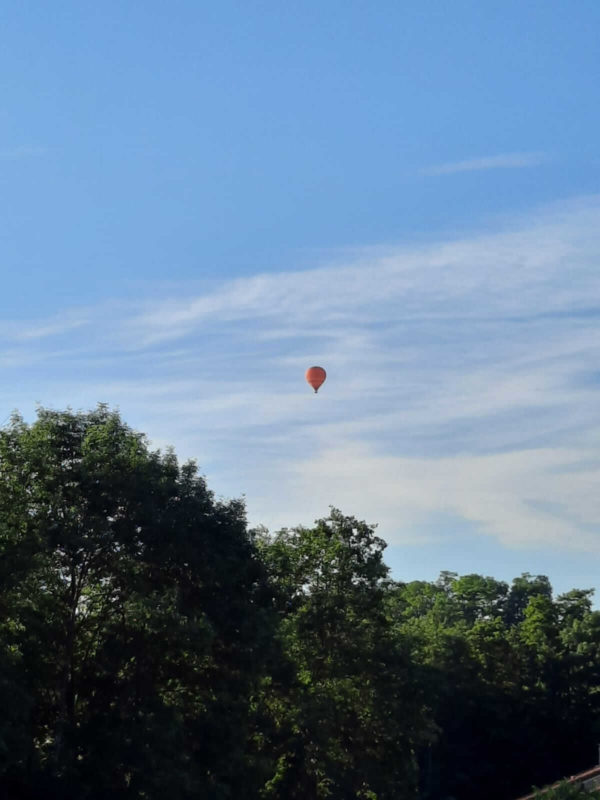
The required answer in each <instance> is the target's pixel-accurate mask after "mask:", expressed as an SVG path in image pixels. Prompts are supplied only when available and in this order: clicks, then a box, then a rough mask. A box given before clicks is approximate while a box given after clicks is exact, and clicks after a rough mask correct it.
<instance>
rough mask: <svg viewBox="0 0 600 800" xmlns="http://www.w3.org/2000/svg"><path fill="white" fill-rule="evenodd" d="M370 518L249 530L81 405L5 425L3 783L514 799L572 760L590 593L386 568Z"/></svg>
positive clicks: (580, 736) (580, 718) (590, 737)
mask: <svg viewBox="0 0 600 800" xmlns="http://www.w3.org/2000/svg"><path fill="white" fill-rule="evenodd" d="M384 549H385V543H384V542H383V541H382V540H381V539H379V538H378V537H377V536H376V535H375V530H374V528H373V527H372V526H370V525H368V524H366V523H364V522H360V521H358V520H356V519H354V518H353V517H349V516H345V515H343V514H342V513H341V512H339V511H337V510H332V511H331V513H330V515H329V516H328V517H327V518H326V519H322V520H319V521H318V522H317V523H316V524H315V526H314V527H312V528H296V529H291V530H283V531H280V532H279V533H277V534H275V535H269V534H268V532H266V531H265V530H255V531H249V530H248V529H247V525H246V519H245V512H244V507H243V504H241V503H240V502H239V501H229V502H223V501H218V500H216V499H215V497H214V496H213V494H212V493H211V492H210V491H209V490H208V488H207V486H206V484H205V481H204V480H203V478H202V477H201V476H199V475H198V473H197V471H196V468H195V466H194V465H193V464H185V465H183V466H180V465H179V464H178V463H177V460H176V458H175V456H174V454H173V453H170V452H167V453H166V454H160V453H157V452H152V451H150V450H149V448H148V446H147V443H146V440H145V438H144V437H143V436H142V435H140V434H137V433H136V432H134V431H132V430H131V429H130V428H129V427H128V426H127V425H125V424H124V423H123V421H122V420H121V419H120V417H119V415H118V414H116V413H115V412H112V411H110V410H108V409H107V408H106V407H103V406H100V407H99V408H98V409H97V410H96V411H94V412H91V413H89V414H75V413H72V412H54V411H47V410H41V411H40V412H39V415H38V420H37V421H36V422H35V423H34V424H32V425H28V424H26V423H25V422H24V421H23V420H22V419H21V418H19V417H18V416H15V417H14V418H13V420H12V422H11V424H10V425H9V426H8V427H6V428H4V429H3V430H2V431H0V611H1V614H0V708H2V709H3V713H2V714H1V715H0V790H2V791H4V796H7V797H14V798H18V797H22V798H26V797H31V798H33V797H41V796H42V795H43V796H44V797H53V796H54V797H60V798H77V800H88V799H89V800H93V799H97V800H100V798H107V797H109V796H110V797H113V798H115V800H118V798H150V800H153V798H161V797H164V796H168V797H169V798H170V800H188V798H189V799H190V800H191V798H214V800H220V799H221V798H223V800H225V798H236V799H237V798H248V799H249V800H250V799H254V798H256V799H257V800H258V798H263V799H265V800H268V799H271V800H284V798H285V800H287V799H288V798H289V800H294V799H295V798H298V799H299V798H302V800H311V798H314V799H315V800H316V799H317V798H319V800H320V799H321V798H334V799H335V798H340V799H344V800H345V799H346V798H348V800H350V798H365V800H386V799H387V798H390V799H391V798H406V800H409V799H410V798H421V800H449V799H450V798H456V799H457V800H471V799H473V800H475V798H477V800H480V799H481V798H482V797H486V798H488V800H509V798H511V797H514V796H517V795H518V794H520V793H521V794H522V793H524V792H526V791H527V790H529V788H530V787H531V786H532V785H533V784H537V785H542V784H545V783H548V782H550V781H552V780H554V779H556V778H557V777H560V776H561V775H563V774H571V773H573V772H575V771H577V770H579V769H583V768H586V767H588V766H590V765H591V764H592V763H594V761H595V757H596V746H597V745H596V742H597V741H598V740H600V707H599V704H600V692H599V689H600V672H599V671H600V658H599V656H600V613H599V612H596V611H593V610H592V608H591V595H592V592H591V591H590V590H573V591H572V592H569V593H567V594H565V595H562V596H560V597H558V598H556V599H555V598H554V597H553V595H552V589H551V586H550V584H549V582H548V579H547V578H545V577H543V576H531V575H522V576H521V577H519V578H517V579H515V581H513V583H512V585H511V586H508V584H506V583H504V582H501V581H496V580H494V579H492V578H488V577H483V576H480V575H467V576H462V577H459V576H457V575H456V574H454V573H442V575H441V576H440V578H439V580H438V581H437V582H435V583H429V582H411V583H401V582H398V581H393V580H391V578H390V575H389V570H388V568H387V567H386V565H385V563H384V560H383V552H384Z"/></svg>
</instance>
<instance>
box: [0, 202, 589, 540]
mask: <svg viewBox="0 0 600 800" xmlns="http://www.w3.org/2000/svg"><path fill="white" fill-rule="evenodd" d="M599 255H600V198H597V197H588V198H582V199H581V200H580V201H578V202H573V203H571V204H568V205H565V206H563V207H559V206H557V207H555V208H552V209H546V210H543V211H540V212H537V213H535V214H532V215H530V216H529V217H528V218H527V219H522V220H520V221H518V222H514V223H513V224H512V225H511V226H506V225H505V229H504V230H502V231H499V232H496V233H489V232H488V233H486V234H481V235H476V236H472V237H468V238H463V239H461V240H455V241H446V242H439V243H437V244H432V245H429V246H423V247H414V248H402V247H398V248H389V249H388V250H387V251H386V252H383V253H382V252H381V251H380V250H377V251H368V250H366V251H363V252H362V253H361V254H360V255H359V256H358V257H356V258H355V259H354V260H351V261H349V262H348V263H346V264H337V265H335V266H325V267H322V268H319V269H310V270H305V271H298V272H285V271H282V272H279V273H271V274H266V273H265V274H259V275H255V276H253V277H248V278H241V279H237V280H230V281H225V282H223V283H222V284H221V285H220V286H219V287H217V288H216V289H213V290H211V291H206V292H204V293H197V294H195V295H194V294H190V293H189V292H187V291H186V290H185V287H182V289H181V291H179V292H177V291H175V290H173V291H172V295H171V297H170V298H167V299H165V300H161V301H151V300H148V301H146V302H143V303H139V304H137V305H135V306H127V305H123V304H121V305H117V304H115V305H113V306H111V307H106V308H103V309H96V310H94V309H89V310H86V311H85V312H77V313H75V312H73V313H72V315H71V317H68V316H65V315H62V316H61V317H60V318H56V319H54V320H50V321H44V320H41V321H39V323H27V324H26V325H24V324H21V325H19V326H16V327H15V325H12V326H11V325H8V327H6V325H5V328H4V329H3V332H4V334H5V337H6V336H8V334H9V333H10V336H11V338H10V341H8V339H7V342H8V344H7V350H6V359H5V361H4V362H3V363H4V366H5V369H6V370H7V380H6V381H5V382H4V386H3V388H2V389H1V390H0V398H2V401H3V403H4V405H5V406H6V405H8V406H9V408H11V407H14V406H15V405H17V406H19V407H21V408H26V407H27V406H28V404H29V407H30V406H31V405H32V404H33V402H34V401H37V400H39V401H41V402H42V403H47V404H50V405H53V406H56V407H62V406H65V405H68V404H71V405H73V406H75V407H90V406H92V405H94V404H95V403H96V402H97V401H99V400H102V401H106V402H109V403H111V404H114V405H118V406H120V407H121V409H122V412H123V414H124V416H125V418H126V419H127V420H128V422H130V424H132V425H134V426H135V427H137V428H140V429H141V430H145V431H147V432H148V433H149V435H150V436H151V438H152V439H153V440H154V441H156V442H160V443H165V442H171V443H173V444H174V445H175V447H176V449H177V451H178V453H179V454H180V455H181V456H183V457H188V456H195V457H197V458H198V460H199V462H200V464H201V466H202V469H203V470H204V471H205V472H206V473H207V475H208V477H209V479H210V483H211V485H213V486H215V488H217V489H218V490H219V491H221V492H223V493H224V494H228V495H239V494H241V493H246V494H247V497H248V508H249V513H250V519H251V521H252V523H259V522H265V523H267V524H269V525H271V526H275V527H276V526H278V525H293V524H296V523H297V522H302V523H305V524H307V523H310V522H311V520H312V519H314V518H315V517H317V516H319V515H321V514H323V513H326V510H327V506H328V505H329V504H330V503H332V504H336V505H339V506H340V507H341V508H342V509H343V510H346V511H348V512H349V513H355V514H357V515H358V516H362V517H365V518H367V519H369V520H370V521H374V522H376V521H379V522H380V523H381V528H380V530H381V533H382V534H383V535H384V536H385V537H386V538H387V539H388V540H390V541H392V542H395V543H401V542H410V541H413V540H414V537H415V530H417V529H421V528H422V526H424V525H427V524H428V520H430V521H431V520H433V519H435V518H436V517H437V516H439V515H440V514H450V515H453V516H454V517H456V518H457V519H460V520H463V522H464V524H465V525H469V526H475V527H476V529H477V530H478V531H479V532H480V533H481V535H482V536H487V537H492V538H494V539H496V540H497V541H500V542H501V543H503V544H504V545H505V546H507V547H510V548H518V547H540V546H542V545H544V546H551V547H555V548H557V549H558V548H565V549H566V548H579V549H583V550H585V551H586V552H594V553H595V552H596V551H597V549H598V542H599V539H598V535H597V534H596V533H595V531H594V525H595V521H596V520H597V519H598V512H600V507H599V501H598V500H597V492H596V491H595V488H594V487H596V486H597V482H598V478H599V477H600V475H599V474H598V473H599V470H600V465H599V462H600V458H599V455H598V453H599V448H598V445H599V444H600V427H599V426H600V419H599V417H598V411H597V409H598V391H599V389H600V303H599V304H597V305H596V304H595V298H598V297H600V273H599V271H598V269H597V264H598V257H599ZM61 320H62V321H63V322H64V325H63V326H62V327H61ZM84 322H87V323H88V324H84ZM91 322H93V324H90V323H91ZM74 325H78V328H77V338H76V342H75V344H74V345H73V346H72V347H71V349H70V350H67V349H65V348H64V347H62V348H61V347H59V346H57V338H58V337H61V336H62V337H63V339H62V340H61V343H62V342H63V341H64V340H67V341H68V342H69V343H70V342H71V339H72V332H70V331H69V326H71V328H72V327H73V326H74ZM36 336H37V337H38V338H35V337H36ZM36 348H37V349H36ZM36 353H37V355H38V357H40V356H41V355H43V354H47V356H48V359H47V361H44V359H43V358H41V357H40V358H39V360H38V362H37V363H35V364H33V362H32V361H31V360H30V361H23V364H28V365H30V366H29V367H27V368H25V366H23V364H22V365H21V368H20V372H19V354H21V355H22V356H23V359H25V357H26V356H29V357H30V358H31V356H32V354H36ZM1 355H2V354H1V353H0V356H1ZM310 363H322V364H323V365H324V366H325V367H326V368H327V370H328V375H329V377H328V381H327V383H326V384H325V387H324V388H323V390H321V391H320V392H319V395H318V396H316V397H315V396H314V395H313V394H312V392H311V391H310V390H309V389H308V387H306V386H305V385H304V382H303V373H304V369H305V368H306V366H307V365H309V364H310ZM10 370H13V371H14V373H15V374H17V373H18V375H19V380H18V381H16V382H14V383H13V384H11V382H10V380H9V376H10V374H12V373H10V372H9V371H10ZM14 385H16V386H18V391H15V390H14V389H12V388H11V387H13V386H14ZM9 388H10V389H11V391H9Z"/></svg>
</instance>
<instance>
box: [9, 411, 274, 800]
mask: <svg viewBox="0 0 600 800" xmlns="http://www.w3.org/2000/svg"><path fill="white" fill-rule="evenodd" d="M0 579H1V581H2V585H1V594H0V598H1V604H2V612H3V613H2V627H1V628H0V634H1V636H2V646H3V650H2V653H1V654H0V659H1V661H0V666H1V667H2V682H1V683H0V693H1V692H2V691H3V690H4V691H5V693H6V694H7V696H10V697H11V698H13V700H12V702H7V704H6V706H4V707H6V708H7V709H8V713H9V717H8V718H9V719H12V720H13V722H12V724H11V725H8V726H7V725H5V727H4V728H2V726H1V725H0V743H2V744H3V746H4V752H5V754H6V755H5V758H4V778H5V780H6V781H7V782H8V781H9V780H10V781H12V784H13V785H15V784H16V783H19V782H20V783H21V785H22V786H23V787H27V786H39V787H44V788H48V787H52V786H54V791H55V793H56V794H57V795H61V792H62V793H64V796H65V797H66V796H74V797H77V798H92V797H93V798H96V797H97V798H105V797H107V796H109V795H111V796H115V797H128V798H129V797H132V798H133V797H136V798H137V797H140V798H141V797H159V796H169V797H170V798H173V799H174V798H188V797H190V798H191V797H197V796H206V797H208V796H210V797H214V798H220V797H223V798H225V797H242V796H244V791H245V787H246V786H247V784H248V780H249V776H248V768H247V763H246V756H245V752H246V745H247V728H248V724H247V717H248V709H249V698H250V695H251V693H252V691H253V687H254V685H255V682H256V679H257V676H258V673H259V671H260V666H261V663H262V661H263V656H264V652H265V647H266V644H265V642H266V640H267V637H266V635H265V632H264V629H263V626H264V625H265V624H266V622H265V620H266V617H265V615H264V611H263V606H264V601H265V598H266V597H267V595H268V590H267V589H266V584H265V582H264V580H263V571H262V567H261V564H260V562H259V560H258V558H257V557H256V551H255V548H254V545H253V542H252V540H251V537H250V536H249V535H248V534H247V531H246V523H245V512H244V507H243V505H242V504H241V503H240V502H238V501H232V502H227V503H224V502H216V501H215V500H214V498H213V495H212V493H211V492H209V491H208V489H207V488H206V485H205V482H204V480H203V479H202V478H201V477H199V476H198V474H197V471H196V468H195V466H194V465H193V464H191V463H189V464H186V465H184V466H183V467H179V465H178V463H177V460H176V458H175V456H174V455H173V454H172V453H166V454H165V455H161V454H160V453H157V452H151V451H149V449H148V447H147V444H146V442H145V440H144V437H143V436H141V435H140V434H137V433H135V432H133V431H132V430H130V429H129V428H128V427H127V426H126V425H125V424H124V423H123V422H122V421H121V419H120V417H119V415H118V414H117V413H114V412H111V411H109V410H108V409H107V408H105V407H103V406H101V407H99V408H98V409H97V410H96V411H93V412H91V413H87V414H83V413H72V412H70V411H67V412H54V411H47V410H41V411H40V412H39V414H38V419H37V421H36V422H35V423H34V424H32V425H27V424H25V423H24V422H23V420H22V419H21V418H19V417H17V416H16V417H14V418H13V420H12V423H11V425H10V426H9V427H7V428H6V429H4V430H2V431H1V432H0ZM17 698H19V699H18V702H17ZM11 715H12V717H11ZM0 763H2V762H0ZM67 787H68V789H67Z"/></svg>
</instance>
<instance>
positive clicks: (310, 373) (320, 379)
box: [306, 367, 327, 394]
mask: <svg viewBox="0 0 600 800" xmlns="http://www.w3.org/2000/svg"><path fill="white" fill-rule="evenodd" d="M326 377H327V373H326V372H325V370H324V369H323V367H309V368H308V369H307V370H306V380H307V381H308V383H309V384H310V385H311V386H312V388H313V389H314V390H315V394H316V393H317V392H318V391H319V386H322V385H323V383H324V381H325V378H326Z"/></svg>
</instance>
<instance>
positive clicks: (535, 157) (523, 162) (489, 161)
mask: <svg viewBox="0 0 600 800" xmlns="http://www.w3.org/2000/svg"><path fill="white" fill-rule="evenodd" d="M545 161H547V156H546V154H545V153H503V154H501V155H496V156H483V157H480V158H468V159H465V160H464V161H452V162H449V163H447V164H437V165H435V166H432V167H425V168H424V169H422V170H421V174H422V175H453V174H455V173H457V172H477V171H481V170H489V169H518V168H523V167H537V166H539V165H540V164H543V163H544V162H545Z"/></svg>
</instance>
